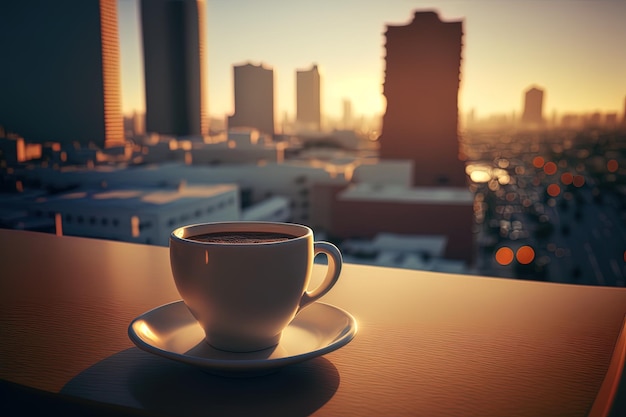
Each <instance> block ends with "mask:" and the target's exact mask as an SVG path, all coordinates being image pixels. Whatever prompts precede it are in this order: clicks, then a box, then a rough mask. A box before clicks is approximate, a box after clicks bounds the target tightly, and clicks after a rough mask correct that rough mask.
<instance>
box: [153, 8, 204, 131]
mask: <svg viewBox="0 0 626 417" xmlns="http://www.w3.org/2000/svg"><path fill="white" fill-rule="evenodd" d="M141 25H142V33H143V54H144V73H145V83H146V131H148V132H154V133H161V134H168V135H175V136H189V135H206V134H208V131H209V119H208V110H207V104H206V96H205V90H206V76H207V74H206V64H205V61H206V48H205V30H206V9H205V2H204V0H142V1H141Z"/></svg>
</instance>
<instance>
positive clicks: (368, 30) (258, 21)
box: [118, 0, 626, 119]
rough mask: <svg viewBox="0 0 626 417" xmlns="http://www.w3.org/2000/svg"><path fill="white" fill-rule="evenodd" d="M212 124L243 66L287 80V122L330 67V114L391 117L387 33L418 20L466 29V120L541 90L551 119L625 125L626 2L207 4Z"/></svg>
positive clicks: (127, 41) (123, 31)
mask: <svg viewBox="0 0 626 417" xmlns="http://www.w3.org/2000/svg"><path fill="white" fill-rule="evenodd" d="M138 1H139V0H118V6H119V10H118V12H119V30H120V48H121V73H122V74H121V79H122V109H123V112H124V113H125V114H130V113H132V112H133V111H138V112H143V111H144V110H145V103H144V92H143V87H144V80H143V63H142V61H143V59H142V52H141V46H140V45H141V38H140V32H139V31H140V27H139V15H138ZM206 4H207V8H206V9H207V45H208V48H207V49H208V65H207V67H208V89H207V90H208V93H207V94H208V102H209V114H210V115H211V116H213V117H218V118H221V117H224V116H226V115H229V114H232V112H233V110H234V106H233V66H234V65H237V64H242V63H245V62H252V63H257V64H258V63H263V64H265V65H267V66H268V67H271V68H273V69H274V72H275V82H276V88H275V97H276V100H275V106H276V108H275V110H276V117H277V118H278V119H282V118H283V117H284V116H285V115H288V117H290V118H293V117H295V100H296V98H295V77H296V71H297V70H299V69H303V68H307V67H309V66H310V65H311V64H317V65H319V68H320V72H321V76H322V111H323V113H324V114H325V115H326V117H334V118H340V117H341V113H342V105H343V101H344V100H345V99H347V100H350V101H351V102H352V106H353V114H354V116H355V117H361V116H365V117H370V116H380V115H381V114H382V113H383V112H384V110H385V102H384V97H383V95H382V81H383V78H384V70H385V68H384V33H385V30H386V28H387V26H388V25H404V24H406V23H408V21H409V20H410V18H411V16H412V13H413V11H415V10H435V11H437V12H438V13H439V14H440V16H441V18H442V19H443V20H446V21H451V20H462V21H463V28H464V38H463V42H464V46H463V61H462V64H461V65H462V66H461V88H460V91H459V111H460V112H461V113H462V114H468V113H470V112H472V111H473V112H474V117H477V118H483V117H487V116H489V115H492V114H507V115H511V114H515V115H516V116H518V117H519V115H521V112H522V108H523V95H524V92H525V91H526V90H527V89H528V88H529V87H531V86H533V85H536V86H539V87H540V88H542V89H543V90H544V91H545V93H546V97H545V103H544V111H545V116H546V117H549V116H550V115H552V113H554V112H558V113H559V114H564V113H591V112H613V113H618V114H620V115H623V112H624V97H625V96H626V78H625V77H624V76H623V74H625V73H626V54H625V53H624V52H623V51H622V46H623V45H621V42H622V41H623V39H626V27H624V25H623V24H622V22H621V19H622V18H623V16H624V15H626V2H622V1H614V0H601V1H587V0H568V1H563V0H551V1H546V2H539V1H537V2H516V1H498V2H495V1H489V0H473V1H467V0H456V1H455V0H450V1H422V0H420V1H401V0H391V1H388V2H378V1H367V2H356V1H342V2H340V3H330V2H328V1H321V2H315V3H310V2H287V1H283V0H272V1H266V2H258V3H255V2H249V1H245V0H239V1H232V2H219V1H212V0H207V1H206Z"/></svg>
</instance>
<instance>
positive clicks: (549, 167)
mask: <svg viewBox="0 0 626 417" xmlns="http://www.w3.org/2000/svg"><path fill="white" fill-rule="evenodd" d="M556 170H557V166H556V164H555V163H554V162H548V163H546V164H545V165H544V166H543V172H545V173H546V175H554V174H556Z"/></svg>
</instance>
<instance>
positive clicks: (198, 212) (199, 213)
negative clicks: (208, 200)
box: [196, 209, 202, 217]
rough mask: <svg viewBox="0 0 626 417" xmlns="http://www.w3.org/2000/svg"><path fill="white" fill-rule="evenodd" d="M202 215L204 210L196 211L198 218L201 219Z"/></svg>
mask: <svg viewBox="0 0 626 417" xmlns="http://www.w3.org/2000/svg"><path fill="white" fill-rule="evenodd" d="M201 215H202V210H200V209H198V210H196V217H200V216H201Z"/></svg>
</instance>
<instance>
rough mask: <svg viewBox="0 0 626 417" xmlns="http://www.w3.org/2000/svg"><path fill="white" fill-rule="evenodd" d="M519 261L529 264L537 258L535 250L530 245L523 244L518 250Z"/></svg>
mask: <svg viewBox="0 0 626 417" xmlns="http://www.w3.org/2000/svg"><path fill="white" fill-rule="evenodd" d="M516 258H517V262H519V263H521V264H522V265H527V264H529V263H531V262H532V261H533V260H534V259H535V251H534V249H533V248H531V247H530V246H522V247H520V248H519V249H518V250H517V254H516Z"/></svg>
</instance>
